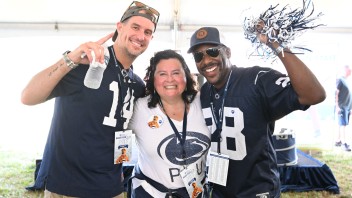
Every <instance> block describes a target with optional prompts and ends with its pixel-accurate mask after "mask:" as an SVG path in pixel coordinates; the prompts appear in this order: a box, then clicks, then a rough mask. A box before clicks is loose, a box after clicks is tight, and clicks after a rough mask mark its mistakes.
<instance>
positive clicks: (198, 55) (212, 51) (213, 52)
mask: <svg viewBox="0 0 352 198" xmlns="http://www.w3.org/2000/svg"><path fill="white" fill-rule="evenodd" d="M222 47H223V46H218V47H210V48H208V49H206V50H203V51H198V52H194V53H193V57H194V60H195V61H196V63H199V62H200V61H201V60H202V59H203V57H204V51H205V53H207V54H208V56H210V57H213V58H215V57H217V56H219V54H220V49H221V48H222Z"/></svg>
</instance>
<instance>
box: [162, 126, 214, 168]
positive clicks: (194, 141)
mask: <svg viewBox="0 0 352 198" xmlns="http://www.w3.org/2000/svg"><path fill="white" fill-rule="evenodd" d="M180 135H182V134H181V133H180ZM182 147H183V148H182ZM209 147H210V138H209V137H208V136H206V135H204V134H202V133H199V132H191V131H187V133H186V140H185V143H184V145H183V146H182V145H181V143H180V141H179V140H178V139H177V137H176V136H175V135H174V134H172V135H169V136H167V137H166V138H164V139H163V140H162V141H161V142H160V144H159V146H158V150H157V151H158V155H159V156H160V157H161V158H163V159H164V160H168V161H170V162H171V163H173V164H176V165H188V164H192V163H194V162H196V161H197V160H198V159H199V158H201V157H202V156H203V155H205V154H206V153H207V151H208V149H209ZM183 149H184V151H185V155H183ZM183 156H184V157H183Z"/></svg>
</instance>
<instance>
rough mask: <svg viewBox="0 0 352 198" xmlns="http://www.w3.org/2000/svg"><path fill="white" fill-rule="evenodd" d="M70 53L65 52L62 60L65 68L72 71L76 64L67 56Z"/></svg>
mask: <svg viewBox="0 0 352 198" xmlns="http://www.w3.org/2000/svg"><path fill="white" fill-rule="evenodd" d="M70 52H71V51H69V50H67V51H66V52H64V53H63V59H64V61H65V63H66V65H67V67H69V68H71V69H74V68H76V67H77V66H78V64H75V63H74V62H73V61H72V60H71V59H70V58H69V57H68V56H67V54H69V53H70Z"/></svg>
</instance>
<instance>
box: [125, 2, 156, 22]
mask: <svg viewBox="0 0 352 198" xmlns="http://www.w3.org/2000/svg"><path fill="white" fill-rule="evenodd" d="M134 7H137V8H142V9H145V10H147V11H149V12H150V14H151V15H152V16H151V17H152V19H151V21H152V22H153V23H155V24H157V23H158V20H159V16H160V13H159V12H158V11H157V10H156V9H154V8H152V7H150V6H148V5H146V4H144V3H142V2H139V1H133V2H132V3H131V5H130V6H129V7H128V8H127V10H129V9H131V8H134ZM127 10H126V11H127Z"/></svg>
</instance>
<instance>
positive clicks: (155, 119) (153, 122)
mask: <svg viewBox="0 0 352 198" xmlns="http://www.w3.org/2000/svg"><path fill="white" fill-rule="evenodd" d="M163 123H164V122H163V119H162V118H161V116H159V115H153V116H151V117H150V118H149V119H148V126H149V127H150V128H152V129H155V128H159V127H160V126H161V125H162V124H163Z"/></svg>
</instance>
